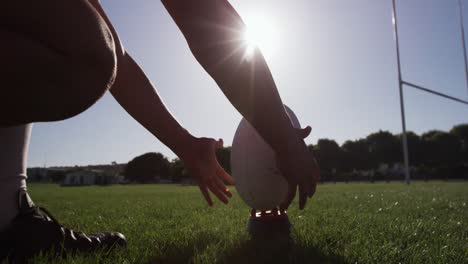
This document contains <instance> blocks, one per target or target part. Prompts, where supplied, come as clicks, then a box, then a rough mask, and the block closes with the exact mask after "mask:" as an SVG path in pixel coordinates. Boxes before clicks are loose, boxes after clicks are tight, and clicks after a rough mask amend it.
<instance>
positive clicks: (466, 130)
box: [450, 124, 468, 163]
mask: <svg viewBox="0 0 468 264" xmlns="http://www.w3.org/2000/svg"><path fill="white" fill-rule="evenodd" d="M450 134H452V135H455V136H456V137H457V138H458V140H459V142H460V148H461V150H460V151H461V155H462V156H461V157H462V158H461V160H462V162H463V163H468V124H461V125H457V126H454V127H453V128H452V129H451V130H450Z"/></svg>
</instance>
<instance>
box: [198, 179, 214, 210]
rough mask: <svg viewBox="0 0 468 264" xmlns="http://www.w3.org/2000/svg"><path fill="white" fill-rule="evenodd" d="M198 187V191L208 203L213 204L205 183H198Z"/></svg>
mask: <svg viewBox="0 0 468 264" xmlns="http://www.w3.org/2000/svg"><path fill="white" fill-rule="evenodd" d="M198 188H200V191H201V193H202V194H203V197H205V200H206V202H207V203H208V205H209V206H213V201H212V200H211V197H210V194H209V193H208V190H207V188H206V185H204V184H200V185H198Z"/></svg>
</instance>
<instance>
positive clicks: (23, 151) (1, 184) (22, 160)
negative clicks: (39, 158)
mask: <svg viewBox="0 0 468 264" xmlns="http://www.w3.org/2000/svg"><path fill="white" fill-rule="evenodd" d="M31 128H32V124H25V125H20V126H14V127H7V128H0V212H1V214H0V231H1V230H2V229H3V228H5V227H6V226H7V225H8V224H9V223H10V222H11V221H12V220H13V218H14V217H15V216H16V215H17V214H18V191H19V190H21V189H23V190H26V178H27V176H26V162H27V158H28V147H29V138H30V135H31Z"/></svg>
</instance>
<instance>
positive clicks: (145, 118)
mask: <svg viewBox="0 0 468 264" xmlns="http://www.w3.org/2000/svg"><path fill="white" fill-rule="evenodd" d="M110 92H111V93H112V95H113V96H114V98H115V99H116V100H117V101H118V102H119V104H120V105H121V106H122V107H123V108H124V109H125V110H126V111H127V112H128V113H129V114H130V115H131V116H132V117H133V118H134V119H135V120H137V121H138V122H139V123H140V124H141V125H143V126H144V127H145V128H146V129H147V130H148V131H149V132H150V133H152V134H153V135H154V136H156V137H157V138H158V139H159V140H160V141H161V142H163V143H164V144H165V145H166V146H168V147H169V148H170V149H171V150H172V151H174V153H176V154H177V155H178V156H183V154H184V152H185V151H186V149H187V148H188V147H189V146H190V142H191V140H192V138H193V137H192V136H191V135H190V133H189V132H188V131H187V130H185V129H184V128H183V127H182V126H181V125H180V124H179V123H178V122H177V120H176V119H175V118H174V117H173V116H172V114H171V113H170V112H169V111H168V110H167V108H166V106H165V105H164V103H163V102H162V100H161V98H160V97H159V95H158V94H157V92H156V90H155V89H154V87H153V85H152V83H151V81H150V80H149V79H148V78H147V77H146V75H145V74H144V72H143V71H142V70H141V68H140V67H139V66H138V64H137V63H136V62H135V61H134V60H133V59H132V57H130V55H129V54H128V53H126V54H125V55H124V56H123V57H122V59H121V60H120V61H119V68H118V72H117V78H116V80H115V82H114V85H113V86H112V88H111V90H110Z"/></svg>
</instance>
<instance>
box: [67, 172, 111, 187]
mask: <svg viewBox="0 0 468 264" xmlns="http://www.w3.org/2000/svg"><path fill="white" fill-rule="evenodd" d="M118 181H119V179H118V177H116V176H115V175H107V174H106V173H104V172H103V171H101V170H81V171H75V172H69V173H67V174H65V179H63V181H62V185H63V186H82V185H96V184H98V185H108V184H115V183H118Z"/></svg>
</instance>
